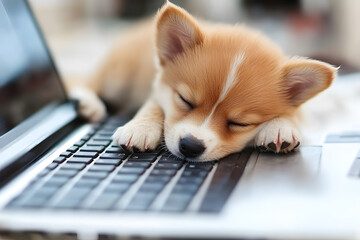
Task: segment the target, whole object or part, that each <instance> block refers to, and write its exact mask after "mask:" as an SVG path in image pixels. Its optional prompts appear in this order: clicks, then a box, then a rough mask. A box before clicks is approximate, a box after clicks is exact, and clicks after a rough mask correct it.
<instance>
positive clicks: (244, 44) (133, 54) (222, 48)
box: [94, 3, 336, 161]
mask: <svg viewBox="0 0 360 240" xmlns="http://www.w3.org/2000/svg"><path fill="white" fill-rule="evenodd" d="M155 22H156V27H153V28H152V27H151V23H145V24H143V25H142V26H141V27H139V28H138V29H137V30H135V31H134V32H133V33H132V34H131V35H129V37H128V38H127V39H126V40H125V41H124V42H122V43H121V44H120V45H119V46H118V48H117V49H115V51H114V52H113V54H112V55H111V56H110V57H109V60H108V61H107V62H106V64H105V65H104V68H103V69H102V70H101V71H100V74H99V75H98V76H97V79H96V80H95V82H96V84H95V85H94V86H95V89H94V90H95V91H96V92H97V93H98V94H99V95H100V96H103V97H104V98H105V99H107V100H109V101H114V102H115V103H116V104H117V105H119V106H120V105H121V104H122V103H124V104H128V103H129V101H128V100H129V99H130V100H131V101H134V100H133V99H132V98H133V94H131V93H132V92H133V91H134V92H136V91H139V89H140V88H141V89H145V90H149V88H150V87H149V86H150V82H151V81H150V80H151V79H153V78H154V76H155V73H156V72H157V76H156V80H155V83H154V87H153V91H152V95H151V96H150V97H149V99H148V103H147V104H146V105H144V107H143V108H142V109H141V111H140V112H139V113H138V114H137V115H136V116H135V118H134V119H133V120H132V121H131V122H130V123H128V124H127V125H125V126H124V127H121V128H119V130H118V131H117V132H116V133H115V134H114V139H115V141H116V142H117V143H118V144H126V145H128V146H130V147H132V146H134V147H139V148H140V149H147V148H153V145H154V144H152V145H151V147H150V145H149V144H147V143H146V142H145V143H144V139H149V138H152V137H153V136H154V135H156V136H157V135H159V134H158V132H154V130H152V129H151V124H148V123H146V121H149V120H151V121H152V122H154V123H156V124H163V125H164V126H163V128H164V135H165V141H166V144H167V145H168V147H169V149H170V151H172V152H173V153H174V154H176V155H180V154H179V150H178V149H177V142H176V141H177V140H178V139H179V138H182V137H184V135H182V134H183V133H181V131H187V130H186V128H192V129H193V131H192V132H191V131H189V133H188V134H192V135H194V136H195V135H196V139H199V140H201V141H203V142H205V145H207V144H208V146H206V147H207V148H206V151H205V153H204V154H203V155H202V156H201V157H198V158H197V159H195V160H201V161H206V160H212V159H217V158H220V157H223V156H225V155H227V154H229V153H232V152H235V151H240V150H241V149H242V148H244V147H245V146H246V145H247V144H248V143H249V142H250V141H252V140H253V139H255V145H261V146H263V147H265V148H267V150H271V151H276V152H287V151H291V150H293V149H294V148H295V147H297V144H298V142H299V140H300V136H298V135H299V134H298V131H297V129H296V124H295V122H294V120H293V118H294V117H295V116H296V114H297V110H298V107H299V106H300V105H301V104H302V103H303V102H305V101H307V100H308V99H310V98H312V97H313V96H315V95H316V94H317V93H319V92H320V91H323V90H324V89H326V88H327V87H328V86H329V85H330V84H331V82H332V81H333V79H334V77H335V75H336V69H334V68H333V67H331V66H330V65H328V64H325V63H322V62H318V61H314V60H308V59H304V58H292V59H289V58H288V57H287V56H285V55H284V54H283V53H282V52H281V50H280V49H279V48H278V47H277V46H276V45H274V44H273V43H272V42H270V41H269V40H268V39H267V38H265V37H264V36H263V35H261V34H260V33H258V32H256V31H253V30H250V29H248V28H246V27H244V26H228V25H213V24H209V23H198V22H197V21H196V20H195V19H194V18H193V17H192V16H190V15H189V14H188V13H187V12H186V11H185V10H183V9H181V8H178V7H176V6H175V5H173V4H170V3H167V4H165V6H164V7H163V8H162V9H161V10H160V11H159V13H158V15H157V17H156V21H155ZM154 31H155V32H154ZM151 36H155V41H154V39H152V37H151ZM153 43H155V46H156V53H157V54H156V53H155V51H154V48H153ZM239 54H240V55H241V56H243V59H241V63H239V66H238V67H237V68H236V69H235V78H234V83H233V85H231V88H230V89H229V90H228V91H227V92H226V94H225V97H224V99H220V96H221V95H222V94H223V95H224V86H225V85H226V81H227V78H228V76H229V72H230V71H231V68H232V67H233V62H234V59H236V56H238V55H239ZM156 55H157V57H158V66H157V68H158V69H157V70H155V69H156V68H155V66H156V65H155V64H154V59H155V57H154V56H156ZM145 92H146V91H141V92H140V93H141V96H137V97H135V98H136V103H140V102H141V101H143V100H144V96H147V94H145ZM125 99H127V100H125ZM139 99H140V100H141V101H139ZM184 99H186V101H188V102H189V103H191V104H192V105H193V106H194V108H193V109H189V106H188V105H187V104H186V103H184ZM135 105H136V104H135ZM159 109H160V110H161V111H162V113H159ZM161 111H160V112H161ZM152 112H155V113H156V114H155V115H154V114H151V113H152ZM146 115H147V116H148V117H144V116H146ZM150 116H151V119H149V117H150ZM154 118H155V119H154ZM206 119H208V120H206ZM277 119H279V120H277ZM134 122H136V123H137V124H138V126H141V125H143V128H141V127H139V129H134V126H135V125H134ZM229 122H235V123H241V124H247V126H236V125H229ZM205 123H206V124H205ZM283 124H285V125H286V126H285V127H284V128H283V127H282V125H283ZM205 125H206V126H205ZM144 126H145V127H144ZM184 126H186V128H185V127H184ZM130 127H131V128H130ZM272 127H273V128H275V127H276V128H279V129H276V132H275V133H272V129H271V128H272ZM179 129H182V130H179ZM292 129H293V130H292ZM147 130H150V131H149V133H148V135H147V136H145V135H144V134H143V133H142V135H141V134H140V131H142V132H143V131H147ZM158 131H162V129H160V130H158ZM261 131H262V132H263V133H264V132H268V133H269V134H270V135H274V136H268V135H269V134H267V135H266V134H265V135H264V136H265V137H262V138H261V139H260V138H259V136H263V135H261ZM124 135H126V136H128V135H129V137H127V138H126V137H125V138H124V137H123V136H124ZM140 135H141V136H143V135H144V136H143V137H142V138H140V137H139V136H140ZM275 135H276V136H275ZM282 135H283V136H284V137H282ZM136 137H138V138H136ZM134 138H136V139H142V140H138V141H134V140H133V139H134ZM174 139H175V140H174ZM155 142H156V143H157V144H158V143H159V142H160V139H156V141H155ZM284 142H289V144H290V146H288V147H286V148H284V149H283V148H282V147H283V145H282V144H283V143H284ZM215 143H216V144H215ZM270 143H274V144H275V145H276V149H275V150H274V149H273V148H271V147H269V145H268V144H270ZM213 145H214V146H215V145H216V149H215V147H212V146H213ZM193 160H194V159H193Z"/></svg>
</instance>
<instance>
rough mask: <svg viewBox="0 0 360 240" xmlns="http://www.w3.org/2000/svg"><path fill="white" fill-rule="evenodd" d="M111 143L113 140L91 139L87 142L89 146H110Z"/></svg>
mask: <svg viewBox="0 0 360 240" xmlns="http://www.w3.org/2000/svg"><path fill="white" fill-rule="evenodd" d="M110 143H111V141H93V140H90V141H89V142H87V143H86V145H87V146H105V147H106V146H108V145H109V144H110Z"/></svg>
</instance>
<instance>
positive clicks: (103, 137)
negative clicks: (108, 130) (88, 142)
mask: <svg viewBox="0 0 360 240" xmlns="http://www.w3.org/2000/svg"><path fill="white" fill-rule="evenodd" d="M92 140H94V141H112V138H111V136H110V137H108V136H99V135H97V136H94V137H93V138H92Z"/></svg>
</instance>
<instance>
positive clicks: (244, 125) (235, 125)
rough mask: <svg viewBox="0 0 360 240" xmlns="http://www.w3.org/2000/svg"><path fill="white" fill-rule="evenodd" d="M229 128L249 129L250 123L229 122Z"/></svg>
mask: <svg viewBox="0 0 360 240" xmlns="http://www.w3.org/2000/svg"><path fill="white" fill-rule="evenodd" d="M227 125H228V127H247V126H249V125H250V124H249V123H242V122H234V121H227Z"/></svg>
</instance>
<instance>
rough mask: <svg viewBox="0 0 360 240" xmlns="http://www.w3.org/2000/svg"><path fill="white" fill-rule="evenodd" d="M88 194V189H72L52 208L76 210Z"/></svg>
mask: <svg viewBox="0 0 360 240" xmlns="http://www.w3.org/2000/svg"><path fill="white" fill-rule="evenodd" d="M90 192H91V189H90V188H72V189H70V191H69V192H68V193H67V194H66V195H65V196H64V197H63V198H62V199H61V200H60V201H59V202H58V203H56V204H55V206H54V208H70V209H72V208H78V207H80V205H81V202H82V201H83V200H84V199H85V197H86V196H87V195H88V194H89V193H90Z"/></svg>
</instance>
